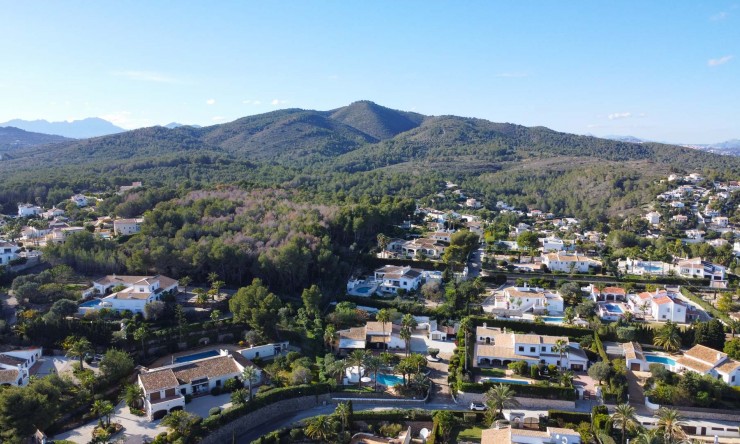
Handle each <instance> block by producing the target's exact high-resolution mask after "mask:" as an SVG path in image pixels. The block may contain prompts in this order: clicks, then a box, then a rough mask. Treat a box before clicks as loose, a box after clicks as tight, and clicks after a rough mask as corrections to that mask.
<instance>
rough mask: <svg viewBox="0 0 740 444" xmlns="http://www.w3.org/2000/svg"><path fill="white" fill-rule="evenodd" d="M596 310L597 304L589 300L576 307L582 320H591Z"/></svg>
mask: <svg viewBox="0 0 740 444" xmlns="http://www.w3.org/2000/svg"><path fill="white" fill-rule="evenodd" d="M595 310H596V303H595V302H594V301H592V300H591V299H587V300H585V301H582V302H581V303H580V304H578V305H576V314H577V315H578V317H579V318H581V319H588V318H590V317H591V315H593V314H594V311H595Z"/></svg>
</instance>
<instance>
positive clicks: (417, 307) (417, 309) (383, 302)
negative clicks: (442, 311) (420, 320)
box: [337, 295, 434, 316]
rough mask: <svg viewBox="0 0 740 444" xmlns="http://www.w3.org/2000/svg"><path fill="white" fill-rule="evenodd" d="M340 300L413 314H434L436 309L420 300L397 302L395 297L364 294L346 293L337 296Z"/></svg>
mask: <svg viewBox="0 0 740 444" xmlns="http://www.w3.org/2000/svg"><path fill="white" fill-rule="evenodd" d="M337 300H338V301H339V302H343V301H347V302H352V303H354V304H357V305H364V306H366V307H373V308H378V309H380V308H395V309H399V311H403V312H405V313H411V314H413V315H417V316H419V315H425V316H428V315H433V314H434V310H430V309H428V308H426V307H425V306H424V304H422V303H420V302H414V301H401V302H397V301H395V297H394V298H392V299H391V298H389V299H379V298H373V297H364V296H352V295H344V296H340V297H339V298H337Z"/></svg>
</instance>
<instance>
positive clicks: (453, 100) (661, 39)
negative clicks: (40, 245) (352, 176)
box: [0, 0, 740, 143]
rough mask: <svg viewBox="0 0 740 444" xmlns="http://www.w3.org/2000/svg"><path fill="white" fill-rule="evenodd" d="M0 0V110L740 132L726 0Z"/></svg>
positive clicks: (738, 31)
mask: <svg viewBox="0 0 740 444" xmlns="http://www.w3.org/2000/svg"><path fill="white" fill-rule="evenodd" d="M0 7H1V8H2V11H3V25H4V26H3V28H4V29H3V31H4V32H3V35H4V37H3V39H2V40H0V54H2V64H1V65H0V67H1V68H2V69H0V121H6V120H10V119H13V118H23V119H47V120H69V119H80V118H84V117H90V116H97V117H103V118H106V119H108V120H111V121H113V122H114V123H116V124H118V125H120V126H122V127H125V128H136V127H141V126H150V125H156V124H166V123H169V122H171V121H177V122H181V123H192V124H200V125H211V124H215V123H222V122H226V121H230V120H234V119H236V118H239V117H243V116H246V115H250V114H258V113H262V112H267V111H271V110H274V109H278V108H286V107H299V108H310V109H320V110H327V109H333V108H337V107H340V106H344V105H346V104H349V103H351V102H352V101H355V100H362V99H367V100H372V101H374V102H376V103H379V104H381V105H384V106H388V107H391V108H396V109H403V110H414V111H417V112H421V113H424V114H431V115H439V114H455V115H462V116H470V117H480V118H484V119H489V120H493V121H499V122H512V123H518V124H523V125H527V126H535V125H542V126H547V127H549V128H552V129H555V130H559V131H567V132H573V133H577V134H594V135H608V134H620V135H633V136H638V137H643V138H648V139H652V140H660V141H668V142H677V143H678V142H682V143H710V142H718V141H722V140H727V139H731V138H740V4H738V2H737V1H734V2H733V1H730V2H723V1H721V0H718V1H712V2H703V3H702V2H694V1H688V0H681V1H677V0H673V1H650V2H645V1H622V2H610V3H606V2H585V1H583V2H535V1H510V2H498V1H495V2H494V1H477V2H476V1H469V2H465V7H462V6H461V2H452V1H429V0H427V1H402V2H399V1H395V0H394V1H363V2H360V1H349V0H336V1H328V0H327V1H259V2H256V1H254V2H251V1H250V2H247V1H218V2H206V1H201V2H193V1H154V2H153V1H121V2H113V1H101V2H91V1H66V2H52V1H38V2H23V1H16V0H13V1H7V0H0Z"/></svg>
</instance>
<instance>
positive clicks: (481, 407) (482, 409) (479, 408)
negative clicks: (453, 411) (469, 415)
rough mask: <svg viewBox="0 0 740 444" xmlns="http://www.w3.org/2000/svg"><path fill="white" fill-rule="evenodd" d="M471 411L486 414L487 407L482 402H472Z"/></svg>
mask: <svg viewBox="0 0 740 444" xmlns="http://www.w3.org/2000/svg"><path fill="white" fill-rule="evenodd" d="M470 410H476V411H479V412H485V411H486V405H485V404H483V403H482V402H471V403H470Z"/></svg>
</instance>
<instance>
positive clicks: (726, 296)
mask: <svg viewBox="0 0 740 444" xmlns="http://www.w3.org/2000/svg"><path fill="white" fill-rule="evenodd" d="M734 306H735V302H734V301H733V300H732V293H722V294H720V295H719V298H717V310H719V311H721V312H722V313H724V314H727V313H729V312H731V311H732V309H733V308H734Z"/></svg>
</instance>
